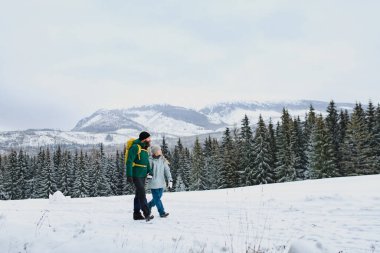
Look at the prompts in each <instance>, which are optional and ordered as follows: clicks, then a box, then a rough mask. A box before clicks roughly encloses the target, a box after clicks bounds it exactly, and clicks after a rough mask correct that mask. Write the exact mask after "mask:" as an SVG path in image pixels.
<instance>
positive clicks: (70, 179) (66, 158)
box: [61, 150, 75, 196]
mask: <svg viewBox="0 0 380 253" xmlns="http://www.w3.org/2000/svg"><path fill="white" fill-rule="evenodd" d="M62 171H63V173H62V174H61V191H62V193H63V194H64V195H65V196H71V195H72V192H73V188H74V180H75V174H74V173H75V170H74V164H73V160H72V157H71V153H70V152H69V151H67V150H66V151H64V152H63V155H62Z"/></svg>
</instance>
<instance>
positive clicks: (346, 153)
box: [342, 103, 376, 176]
mask: <svg viewBox="0 0 380 253" xmlns="http://www.w3.org/2000/svg"><path fill="white" fill-rule="evenodd" d="M371 138H372V135H371V133H370V132H369V131H368V127H367V124H366V119H365V112H364V110H363V108H362V106H361V104H360V103H359V104H356V106H355V108H354V112H353V114H352V117H351V120H350V122H349V124H348V128H347V132H346V136H345V139H344V144H343V148H342V154H343V161H342V166H343V168H344V171H345V173H344V175H345V176H352V175H368V174H372V173H375V171H374V168H376V157H375V156H374V154H373V152H372V151H371V147H370V143H371Z"/></svg>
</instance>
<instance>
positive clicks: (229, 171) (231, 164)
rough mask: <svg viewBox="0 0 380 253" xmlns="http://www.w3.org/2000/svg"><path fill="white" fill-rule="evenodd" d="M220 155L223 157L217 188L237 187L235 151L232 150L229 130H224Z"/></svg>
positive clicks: (237, 176)
mask: <svg viewBox="0 0 380 253" xmlns="http://www.w3.org/2000/svg"><path fill="white" fill-rule="evenodd" d="M221 153H222V155H223V157H222V166H221V169H220V177H219V182H218V188H220V189H221V188H232V187H237V186H238V183H239V174H238V172H237V164H236V162H235V159H236V158H235V156H236V151H235V150H234V143H233V140H232V138H231V133H230V129H229V128H226V130H225V131H224V135H223V142H222V148H221Z"/></svg>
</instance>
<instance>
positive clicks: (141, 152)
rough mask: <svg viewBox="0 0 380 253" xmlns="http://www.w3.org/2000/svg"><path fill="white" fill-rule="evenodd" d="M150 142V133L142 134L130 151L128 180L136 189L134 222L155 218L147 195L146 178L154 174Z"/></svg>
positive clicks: (127, 167) (127, 164) (127, 166)
mask: <svg viewBox="0 0 380 253" xmlns="http://www.w3.org/2000/svg"><path fill="white" fill-rule="evenodd" d="M150 142H151V138H150V134H149V133H148V132H141V133H140V135H139V138H138V139H137V140H135V141H134V142H133V145H132V146H131V148H130V149H129V151H128V158H127V163H126V169H127V180H128V182H129V183H133V184H134V185H135V188H136V195H135V199H134V208H133V209H134V210H133V219H134V220H143V219H145V220H146V221H150V220H151V219H153V218H154V217H153V215H151V214H150V208H149V207H148V203H147V200H146V193H145V181H146V177H147V175H148V174H150V175H152V174H153V173H152V170H151V168H150V163H149V153H148V147H149V146H150ZM140 210H142V211H143V214H144V216H142V215H141V212H140ZM144 217H145V218H144Z"/></svg>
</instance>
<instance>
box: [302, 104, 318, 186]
mask: <svg viewBox="0 0 380 253" xmlns="http://www.w3.org/2000/svg"><path fill="white" fill-rule="evenodd" d="M315 122H316V114H315V110H314V107H313V106H312V105H310V108H309V112H308V113H307V114H306V118H305V122H304V127H303V133H304V134H303V135H304V144H305V153H306V156H307V161H308V163H307V167H306V171H305V179H308V178H310V175H311V172H310V159H311V157H310V155H311V148H312V138H311V137H312V132H313V131H314V128H315Z"/></svg>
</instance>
